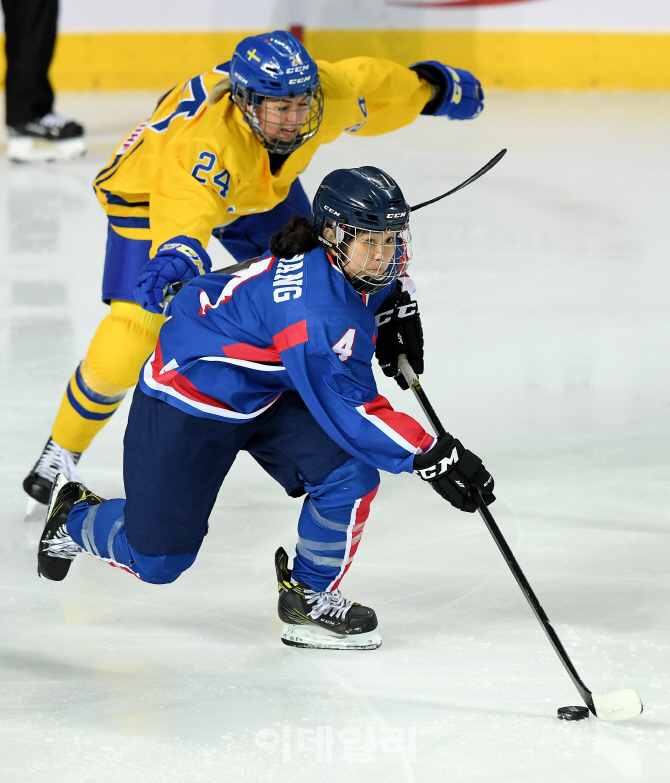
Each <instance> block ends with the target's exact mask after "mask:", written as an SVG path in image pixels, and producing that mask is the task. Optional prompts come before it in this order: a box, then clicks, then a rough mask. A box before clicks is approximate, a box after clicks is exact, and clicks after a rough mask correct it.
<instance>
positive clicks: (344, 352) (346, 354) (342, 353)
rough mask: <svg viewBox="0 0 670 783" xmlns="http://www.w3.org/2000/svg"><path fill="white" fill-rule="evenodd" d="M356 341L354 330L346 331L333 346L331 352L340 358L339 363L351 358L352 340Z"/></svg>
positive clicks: (352, 350)
mask: <svg viewBox="0 0 670 783" xmlns="http://www.w3.org/2000/svg"><path fill="white" fill-rule="evenodd" d="M355 339H356V330H355V329H347V331H346V332H345V333H344V334H343V335H342V337H340V339H339V340H338V341H337V342H336V343H335V345H333V350H334V351H335V353H336V354H337V355H338V356H339V357H340V361H341V362H346V361H347V359H350V358H351V354H352V353H353V352H354V340H355Z"/></svg>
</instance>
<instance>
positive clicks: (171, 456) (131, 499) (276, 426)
mask: <svg viewBox="0 0 670 783" xmlns="http://www.w3.org/2000/svg"><path fill="white" fill-rule="evenodd" d="M239 451H247V452H249V454H251V455H252V457H253V458H254V459H255V460H256V462H257V463H259V465H260V466H261V467H263V468H264V469H265V471H266V472H267V473H269V474H270V475H271V476H272V477H273V478H274V479H275V480H276V481H278V482H279V483H280V484H281V485H282V486H283V487H284V489H285V490H286V492H287V494H289V495H291V496H293V497H297V496H299V495H302V494H303V493H306V496H305V498H304V501H303V506H302V510H301V512H300V517H299V519H298V543H297V546H296V555H295V560H294V566H293V578H294V580H295V581H297V582H303V583H305V584H307V585H309V586H310V587H311V588H312V589H313V590H319V591H321V590H334V589H336V588H337V587H338V585H339V583H340V580H341V579H342V577H343V576H344V574H345V573H346V571H347V569H348V568H349V565H350V564H351V561H352V559H353V557H354V555H355V553H356V550H357V549H358V545H359V542H360V539H361V536H362V534H363V528H364V526H365V522H366V520H367V518H368V514H369V512H370V503H371V502H372V500H373V499H374V496H375V494H376V493H377V489H378V486H379V474H378V472H377V470H376V469H375V468H373V467H371V466H370V465H367V464H366V463H364V462H362V461H361V460H359V459H357V458H355V457H352V456H351V455H350V454H348V453H347V452H345V451H344V450H343V449H341V448H340V447H339V446H338V445H337V444H336V443H335V442H334V441H333V440H332V439H331V438H330V437H329V436H328V435H327V434H326V433H325V432H324V431H323V429H322V428H321V427H320V426H319V424H318V423H317V422H316V420H315V419H314V417H313V416H312V414H311V413H310V412H309V411H308V410H307V408H306V406H305V404H304V403H303V401H302V400H301V398H300V396H299V395H298V394H297V393H296V392H284V393H283V394H282V396H281V397H280V398H279V400H277V402H276V403H275V404H274V405H273V406H272V407H271V408H270V409H269V410H267V411H266V412H265V413H263V414H261V415H260V416H259V417H257V418H256V419H253V420H251V421H248V422H244V423H241V424H236V423H235V424H231V423H228V422H222V421H216V420H213V419H206V418H200V417H197V416H192V415H190V414H188V413H185V412H184V411H181V410H179V409H178V408H174V407H173V406H171V405H168V404H167V403H165V402H162V401H161V400H157V399H155V398H153V397H150V396H148V395H146V394H145V393H144V392H143V391H142V390H141V389H140V388H139V387H137V388H136V389H135V394H134V397H133V403H132V406H131V409H130V414H129V417H128V426H127V428H126V435H125V439H124V483H125V488H126V499H125V500H123V499H114V500H107V501H105V502H104V503H102V504H100V505H97V506H86V505H83V504H82V505H80V506H75V507H74V508H73V510H72V512H71V513H70V516H69V518H68V523H67V529H68V532H69V534H70V535H71V536H72V538H73V539H74V540H75V541H76V542H77V543H78V544H79V545H80V546H82V547H83V548H84V549H85V550H86V551H87V552H88V553H89V554H91V555H94V556H96V557H99V558H101V559H103V560H106V561H108V562H109V563H111V564H112V565H116V566H119V567H122V568H124V569H125V570H128V571H130V572H132V573H133V574H135V575H136V576H138V577H139V578H140V579H142V580H143V581H146V582H152V583H154V584H161V583H167V582H173V581H174V580H175V579H176V578H177V577H178V576H179V575H180V574H181V573H182V572H183V571H185V570H186V569H187V568H189V567H190V566H191V565H192V564H193V562H194V561H195V559H196V556H197V554H198V550H199V549H200V546H201V544H202V541H203V538H204V537H205V535H206V534H207V529H208V520H209V516H210V513H211V511H212V507H213V506H214V502H215V500H216V497H217V495H218V493H219V489H220V488H221V485H222V483H223V480H224V479H225V477H226V474H227V473H228V471H229V469H230V467H231V465H232V464H233V462H234V460H235V457H236V456H237V453H238V452H239ZM231 490H232V488H231ZM231 490H229V491H231ZM262 530H263V535H266V534H267V527H266V526H263V528H262ZM268 565H269V567H270V566H271V564H268Z"/></svg>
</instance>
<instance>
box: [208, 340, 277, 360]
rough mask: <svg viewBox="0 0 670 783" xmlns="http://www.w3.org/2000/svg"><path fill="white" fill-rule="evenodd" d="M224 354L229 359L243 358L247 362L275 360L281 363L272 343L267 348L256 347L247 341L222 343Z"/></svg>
mask: <svg viewBox="0 0 670 783" xmlns="http://www.w3.org/2000/svg"><path fill="white" fill-rule="evenodd" d="M222 350H223V352H224V354H225V355H226V356H227V357H228V358H229V359H244V360H246V361H248V362H277V363H278V364H279V363H281V359H280V358H279V353H278V351H277V349H276V348H275V347H274V345H269V346H268V347H267V348H257V347H256V346H255V345H249V344H248V343H235V344H234V345H224V346H223V347H222Z"/></svg>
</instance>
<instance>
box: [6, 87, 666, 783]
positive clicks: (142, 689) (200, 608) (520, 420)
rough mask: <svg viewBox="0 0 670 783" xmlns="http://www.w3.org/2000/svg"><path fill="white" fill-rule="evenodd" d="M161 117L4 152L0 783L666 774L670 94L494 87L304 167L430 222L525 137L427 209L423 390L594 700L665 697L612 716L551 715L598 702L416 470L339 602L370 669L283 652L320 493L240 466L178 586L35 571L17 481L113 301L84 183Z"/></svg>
mask: <svg viewBox="0 0 670 783" xmlns="http://www.w3.org/2000/svg"><path fill="white" fill-rule="evenodd" d="M154 99H155V96H153V95H107V96H104V95H103V96H100V95H90V96H82V95H79V96H61V98H60V105H59V108H60V110H61V111H62V112H64V113H70V114H71V115H73V116H75V117H77V118H78V119H81V120H83V121H85V122H86V124H87V125H88V128H89V131H90V134H91V139H90V141H91V151H90V153H89V154H88V156H87V157H86V158H84V159H82V160H79V161H75V162H73V163H70V164H59V165H34V166H15V165H9V164H8V163H7V162H6V160H4V159H2V160H1V161H0V243H1V246H2V247H3V251H4V252H3V258H2V262H1V264H2V266H1V269H2V271H1V277H0V302H1V304H2V307H1V309H0V357H1V359H0V360H1V362H2V364H1V367H2V373H1V378H2V411H3V415H2V417H1V419H0V422H1V424H0V426H1V427H2V436H3V437H2V443H3V448H2V451H1V453H0V459H1V460H2V474H1V478H0V481H1V482H2V484H1V487H2V495H1V497H2V516H1V519H0V524H1V538H0V541H1V546H2V576H1V577H0V583H1V584H2V589H1V592H0V596H1V600H2V609H3V611H2V629H3V632H2V635H1V641H0V645H1V646H0V677H1V681H2V686H1V687H2V696H1V698H0V704H1V705H2V706H1V713H0V718H1V727H0V779H2V780H3V781H7V783H34V782H35V781H41V780H49V781H51V783H65V782H67V783H84V781H86V782H87V783H111V782H112V781H114V783H116V782H117V781H119V780H122V781H124V783H140V782H141V783H145V782H146V783H158V782H159V781H160V782H161V783H162V782H165V783H168V782H170V783H172V782H174V783H200V782H201V781H202V782H203V783H205V782H207V783H211V781H236V782H237V781H243V782H244V783H247V781H248V782H250V783H251V782H252V781H253V782H254V783H256V782H258V783H260V782H261V781H272V783H275V782H276V781H280V780H285V779H287V780H291V781H292V783H331V782H334V781H338V783H339V782H340V781H363V780H366V781H367V780H371V779H374V780H379V781H384V783H400V782H401V781H402V782H403V783H404V782H405V781H416V782H417V783H419V782H420V783H424V782H425V781H443V780H444V781H446V780H450V781H451V780H453V781H458V782H459V783H470V781H484V782H488V781H515V783H538V781H544V782H546V783H553V782H554V781H564V780H570V781H571V783H586V781H589V782H590V781H593V782H594V783H601V782H602V781H604V780H607V781H609V783H633V782H634V781H645V782H646V781H661V780H664V779H666V778H665V775H667V774H668V769H670V714H669V713H670V677H669V675H670V575H669V573H668V568H669V565H670V520H669V518H668V517H669V506H670V503H669V500H670V498H669V491H668V488H669V479H670V358H669V357H670V308H669V307H668V296H669V288H668V286H669V283H670V269H669V265H668V248H669V247H670V221H669V220H668V213H669V209H670V186H669V185H668V172H669V169H670V166H669V164H670V147H669V146H668V131H669V128H670V96H669V95H667V94H665V95H664V94H654V93H649V94H623V93H622V94H614V93H613V94H598V93H591V94H589V93H580V94H571V93H551V94H550V93H525V94H522V93H505V92H493V91H491V92H489V93H488V94H487V108H486V111H485V112H484V114H483V115H482V116H481V117H480V118H479V119H477V120H476V121H474V122H463V123H449V122H446V121H443V120H438V119H433V118H419V120H418V121H417V122H416V123H414V125H412V126H411V127H409V128H405V129H403V130H401V131H399V132H397V133H395V134H392V135H389V136H385V137H378V138H372V139H365V138H362V139H359V138H341V139H340V140H338V141H337V142H335V143H333V144H331V145H330V146H327V147H323V148H322V149H321V150H320V152H319V153H318V154H317V156H316V157H315V159H314V160H313V162H312V164H311V165H310V167H309V169H308V170H307V171H306V173H305V175H304V183H305V186H306V189H307V190H308V193H310V195H311V194H313V192H314V190H315V187H316V185H317V184H318V182H319V181H320V180H321V178H322V177H323V176H324V175H325V174H326V173H327V172H328V171H330V170H332V169H333V168H338V167H344V166H352V165H364V164H373V165H377V166H380V167H382V168H384V169H386V170H387V171H388V172H389V173H391V174H392V175H393V176H394V177H396V178H397V179H398V180H399V182H400V184H401V186H402V187H403V189H404V191H405V194H406V195H407V197H408V199H409V201H410V203H417V202H420V201H423V200H425V199H426V198H429V197H431V196H434V195H437V194H439V193H441V192H443V191H445V190H447V189H448V188H449V187H452V186H453V185H456V184H458V182H460V181H461V180H463V179H465V178H466V177H467V176H469V175H470V174H472V173H473V172H474V171H475V170H476V169H478V168H479V167H480V166H482V165H483V164H484V163H485V162H486V161H487V160H488V159H489V158H491V157H492V156H493V155H494V154H495V153H496V152H497V151H498V150H499V149H500V148H502V147H507V148H508V149H509V153H508V155H507V157H506V158H505V159H504V160H503V161H502V163H500V164H499V166H498V167H497V168H496V169H494V170H493V171H492V172H491V173H489V174H487V175H486V177H484V178H483V179H482V180H480V181H479V182H477V183H476V184H474V185H473V186H471V187H469V188H467V189H466V190H464V191H463V192H461V193H458V194H457V195H455V196H453V197H451V198H449V199H447V200H446V201H444V202H442V203H440V204H439V205H434V206H431V207H428V208H426V209H425V210H422V211H421V212H419V213H417V215H416V218H415V219H414V220H413V225H412V231H413V235H414V248H415V260H414V263H413V267H412V270H411V271H412V273H413V277H414V278H415V279H416V281H417V283H418V286H419V288H418V298H419V301H420V304H421V311H422V314H423V323H424V329H425V332H426V351H427V359H426V361H427V369H426V373H425V375H424V386H425V389H426V391H427V392H428V394H429V396H430V397H431V400H432V402H433V404H434V406H435V407H436V409H437V410H438V412H439V413H440V415H441V417H442V419H443V421H444V423H445V425H446V426H447V428H448V429H449V430H450V431H451V432H453V433H454V434H455V435H456V436H457V437H459V438H460V439H461V440H462V441H463V442H464V444H465V445H466V446H467V447H468V448H471V449H472V450H473V451H475V452H476V453H477V454H479V455H480V456H481V457H482V458H483V459H484V461H485V464H486V466H487V467H488V468H489V469H490V470H491V472H492V474H493V475H494V477H495V480H496V488H497V493H496V494H497V495H498V501H497V502H496V503H495V504H494V505H493V507H492V511H493V513H494V515H495V517H496V519H497V521H498V523H499V525H500V527H501V528H502V530H503V532H504V533H505V535H506V536H507V539H508V541H509V543H510V545H511V546H512V548H513V550H514V552H515V553H516V555H517V557H518V559H519V561H520V563H521V565H522V567H523V568H524V570H525V572H526V575H527V576H528V578H529V580H530V582H531V584H532V585H533V587H534V588H535V591H536V592H537V594H538V596H539V598H540V600H541V601H542V603H543V606H544V608H545V609H546V611H547V613H548V614H549V616H550V618H551V619H552V621H553V623H554V625H555V627H556V629H557V631H558V633H559V635H560V636H561V638H562V640H563V642H564V644H565V646H566V647H567V649H568V651H569V653H570V654H571V656H572V658H573V660H574V662H575V664H576V666H577V669H578V670H579V672H580V673H581V675H582V677H583V678H584V680H585V681H586V683H587V685H588V686H589V687H590V688H591V689H592V690H593V691H595V692H606V691H613V690H617V689H619V688H625V687H632V688H635V689H637V690H639V692H640V694H641V695H642V699H643V702H644V705H645V709H644V713H643V715H641V716H640V717H638V718H635V719H633V720H631V721H628V722H623V723H618V724H606V723H602V722H599V721H598V720H597V719H595V718H591V719H590V720H588V721H583V722H581V723H564V722H562V721H558V720H557V718H556V709H557V708H558V707H561V706H564V705H566V704H579V703H580V700H579V696H578V695H577V693H576V691H575V689H574V687H573V685H572V683H571V682H570V680H569V679H568V677H567V675H566V674H565V672H564V670H563V668H562V666H561V665H560V663H559V661H558V659H557V658H556V656H555V655H554V653H553V651H552V650H551V648H550V647H549V644H548V642H547V640H546V639H545V637H544V635H543V633H542V631H541V629H540V627H539V625H538V623H537V622H536V620H535V618H534V617H533V615H532V614H531V612H530V609H529V608H528V606H527V604H526V602H525V600H524V597H523V596H522V594H521V592H520V591H519V589H518V587H517V585H516V583H515V582H514V580H513V578H512V576H511V574H510V573H509V571H508V570H507V567H506V565H505V563H504V561H503V560H502V558H501V556H500V554H499V553H498V551H497V549H496V547H495V545H494V542H493V540H492V539H491V537H490V535H489V534H488V532H487V531H486V529H485V527H484V525H483V523H482V522H481V520H480V519H479V517H478V516H474V515H465V514H459V513H458V512H456V511H455V510H453V509H452V508H451V507H450V506H448V505H446V503H445V502H444V501H442V500H440V498H439V497H438V496H437V495H436V494H435V493H433V492H431V491H430V490H429V489H428V488H427V487H426V486H425V485H422V484H421V483H420V482H419V480H418V479H416V478H415V477H413V476H410V475H403V476H392V475H388V474H384V475H383V478H382V488H381V491H380V493H379V495H378V499H377V500H376V501H375V503H374V504H373V507H372V513H371V516H370V520H369V522H368V524H367V527H366V532H365V536H364V538H363V542H362V544H361V546H360V549H359V551H358V554H357V556H356V561H355V563H354V564H353V566H352V568H351V570H350V572H349V574H348V576H347V578H346V579H345V581H344V584H343V592H344V594H345V595H346V596H348V597H351V598H353V599H355V600H357V601H359V602H361V603H365V604H368V605H370V606H372V607H374V608H375V610H376V611H377V614H378V616H379V619H380V630H381V632H382V635H383V639H384V642H383V645H382V647H381V648H380V649H379V650H377V651H374V652H357V653H352V652H326V651H312V650H298V649H292V648H288V647H285V646H283V645H282V644H281V643H280V640H279V634H280V630H281V623H280V621H279V620H278V618H277V615H276V583H275V577H274V571H273V554H274V551H275V549H276V548H277V546H279V545H283V546H284V547H285V548H286V549H287V550H288V551H292V550H293V547H294V545H295V525H296V521H297V516H298V513H299V508H300V501H296V500H291V499H290V498H287V497H286V496H285V495H284V494H283V492H282V491H281V490H280V489H279V487H278V486H275V485H273V483H272V481H271V480H270V479H269V478H268V477H267V476H266V475H265V474H264V473H263V472H262V471H261V469H260V468H258V467H257V466H256V465H255V464H254V463H253V462H252V461H251V460H250V459H247V458H246V455H244V458H240V459H239V460H238V462H237V463H236V465H235V466H234V468H233V471H232V472H231V474H230V475H229V478H228V479H227V481H226V483H225V484H224V487H223V490H222V492H221V494H220V496H219V500H218V503H217V505H216V507H215V509H214V513H213V516H212V519H211V521H210V524H211V527H210V533H209V535H208V537H207V538H206V540H205V543H204V545H203V548H202V550H201V553H200V555H199V557H198V560H197V562H196V563H195V565H194V566H193V567H192V568H191V569H190V570H189V571H187V572H186V573H185V574H184V575H183V576H182V577H181V578H180V579H179V580H178V581H177V582H176V583H174V584H172V585H166V586H159V587H157V586H152V585H147V584H143V583H141V582H140V581H138V580H136V579H133V578H132V577H130V576H129V575H128V574H125V573H122V572H120V571H118V570H115V569H113V568H109V567H108V566H105V565H103V564H101V563H99V562H96V561H94V560H93V559H92V558H89V557H86V556H81V557H79V558H78V560H77V561H76V562H75V564H74V565H73V568H72V570H71V571H70V575H69V576H68V578H67V579H66V580H65V581H64V582H62V583H51V582H46V581H43V580H42V581H41V580H39V579H38V578H37V574H36V559H35V550H36V541H37V539H38V536H39V533H40V531H41V520H40V519H39V515H37V514H35V513H33V514H32V516H31V517H30V518H29V519H28V520H27V521H24V515H25V506H26V498H25V496H24V495H23V492H22V490H21V480H22V479H23V477H24V475H25V474H26V473H27V471H28V470H29V468H30V467H31V466H32V464H33V462H34V460H35V459H36V458H37V456H38V455H39V453H40V450H41V448H42V446H43V445H44V441H45V440H46V438H47V436H48V435H49V430H50V426H51V423H52V420H53V417H54V415H55V413H56V409H57V406H58V404H59V401H60V397H61V395H62V393H63V390H64V387H65V384H66V382H67V380H68V378H69V376H70V374H71V373H72V371H73V369H74V367H75V366H76V363H77V362H78V361H79V360H80V358H81V357H82V356H83V355H84V353H85V350H86V347H87V344H88V340H89V339H90V337H91V336H92V334H93V331H94V329H95V327H96V325H97V323H98V321H99V320H100V319H101V318H102V317H103V316H104V314H105V310H106V308H105V306H104V305H103V304H101V302H100V301H99V285H100V279H101V270H102V261H103V255H104V248H105V236H106V221H105V216H104V214H103V212H102V210H101V209H100V207H99V206H98V204H97V202H96V200H95V198H94V196H93V193H92V190H91V181H92V178H93V175H94V174H95V172H96V171H97V170H98V169H99V168H101V167H102V166H103V165H104V164H105V163H106V161H107V158H108V156H109V155H110V153H111V151H112V149H113V146H114V143H115V142H118V141H120V139H121V138H122V137H123V135H124V134H125V133H126V132H127V131H128V130H129V129H130V128H131V127H132V126H133V125H134V124H135V123H136V122H137V121H139V120H140V119H141V118H142V117H143V116H144V115H145V114H146V113H147V112H148V111H149V110H150V109H151V106H152V104H153V101H154ZM210 249H211V251H212V254H213V255H214V257H215V267H216V266H219V265H222V264H223V262H225V261H226V260H227V259H226V254H225V252H224V251H223V250H221V249H218V248H213V247H212V245H210ZM219 262H221V264H220V263H219ZM379 385H380V390H381V392H382V393H383V394H385V395H387V396H388V397H389V398H390V399H391V400H392V402H393V403H394V405H395V406H396V407H400V408H402V409H404V410H406V411H408V412H410V413H413V414H414V415H416V416H417V417H420V416H421V414H420V411H419V410H418V407H417V405H416V404H415V402H414V400H413V399H412V397H411V396H410V394H409V392H407V393H403V392H401V391H400V390H398V389H396V388H395V384H393V383H392V382H390V381H388V380H387V379H385V378H383V376H380V377H379ZM127 409H128V403H127V402H126V403H124V406H123V407H122V409H121V412H120V413H119V414H118V415H117V416H116V417H115V418H114V419H113V420H112V422H111V423H110V425H109V426H108V427H107V428H106V429H105V430H104V431H103V433H102V434H101V435H100V436H99V437H98V439H97V440H96V441H95V443H94V445H93V447H92V448H91V449H90V451H89V452H88V453H86V454H85V456H84V457H83V459H82V461H81V463H80V467H81V470H82V473H83V475H84V477H85V479H86V481H87V483H88V484H89V486H90V487H91V488H92V489H93V490H94V491H96V492H98V493H100V494H102V495H103V496H107V497H110V496H111V497H114V496H121V495H122V494H123V484H122V477H121V442H122V436H123V429H124V423H125V422H124V419H125V416H126V414H127Z"/></svg>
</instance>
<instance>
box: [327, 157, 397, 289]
mask: <svg viewBox="0 0 670 783" xmlns="http://www.w3.org/2000/svg"><path fill="white" fill-rule="evenodd" d="M312 212H313V213H314V226H315V228H316V231H317V235H318V237H319V242H321V243H322V244H323V245H324V246H325V247H326V248H328V249H329V250H330V251H331V255H333V256H334V259H333V260H334V261H335V262H336V263H337V265H338V266H339V267H340V269H342V271H343V272H344V274H345V276H346V277H347V278H348V279H349V281H350V282H351V284H352V285H353V286H354V288H355V289H356V290H357V291H358V292H359V293H364V294H369V293H372V292H373V291H377V290H379V289H380V288H383V287H384V286H386V285H388V284H389V283H390V282H392V281H393V280H396V279H397V278H398V277H400V276H401V275H402V274H404V272H405V270H406V269H407V266H408V265H409V261H410V258H411V236H410V233H409V212H410V207H409V204H408V203H407V201H406V200H405V197H404V196H403V193H402V190H400V186H399V185H398V183H397V182H396V181H395V180H394V179H393V178H392V177H390V176H389V175H388V174H386V172H384V171H382V170H381V169H378V168H376V167H375V166H361V167H360V168H357V169H337V170H336V171H332V172H331V173H330V174H328V176H327V177H326V178H325V179H324V180H323V182H322V183H321V184H320V185H319V189H318V190H317V192H316V196H315V197H314V202H313V203H312Z"/></svg>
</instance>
